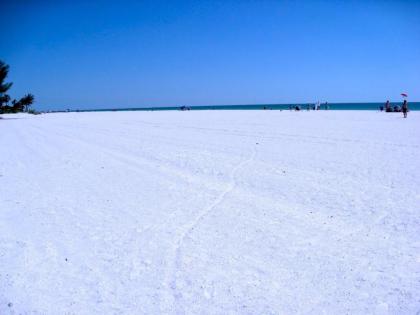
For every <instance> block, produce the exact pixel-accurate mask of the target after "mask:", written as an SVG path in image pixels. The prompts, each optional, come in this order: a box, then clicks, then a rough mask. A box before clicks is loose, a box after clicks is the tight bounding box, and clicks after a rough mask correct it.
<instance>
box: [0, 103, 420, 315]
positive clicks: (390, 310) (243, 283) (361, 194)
mask: <svg viewBox="0 0 420 315" xmlns="http://www.w3.org/2000/svg"><path fill="white" fill-rule="evenodd" d="M401 116H402V115H400V114H386V113H379V112H369V111H366V112H361V111H360V112H358V111H348V112H346V111H322V112H312V111H311V112H289V111H282V112H280V111H191V112H175V111H172V112H169V111H168V112H102V113H99V112H97V113H65V114H64V113H62V114H58V113H57V114H45V115H39V116H31V115H4V116H3V117H4V119H1V120H0V314H184V313H185V314H415V313H416V312H417V311H419V310H420V301H419V297H420V236H419V235H420V225H419V221H420V216H419V215H420V171H419V167H420V112H412V113H410V114H409V117H408V119H403V118H401Z"/></svg>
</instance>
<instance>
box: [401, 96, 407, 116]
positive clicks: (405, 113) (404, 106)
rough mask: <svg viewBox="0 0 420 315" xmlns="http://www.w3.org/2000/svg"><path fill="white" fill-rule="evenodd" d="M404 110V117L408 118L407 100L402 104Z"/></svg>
mask: <svg viewBox="0 0 420 315" xmlns="http://www.w3.org/2000/svg"><path fill="white" fill-rule="evenodd" d="M402 112H403V115H404V118H407V112H408V103H407V100H404V102H403V104H402Z"/></svg>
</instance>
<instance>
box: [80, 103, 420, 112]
mask: <svg viewBox="0 0 420 315" xmlns="http://www.w3.org/2000/svg"><path fill="white" fill-rule="evenodd" d="M384 104H385V103H328V109H329V110H379V106H381V105H382V106H383V105H384ZM408 104H409V109H410V110H420V102H410V103H408ZM297 105H299V106H300V108H301V109H302V110H306V109H307V106H308V105H309V107H310V108H311V109H312V106H313V103H311V104H255V105H204V106H188V105H185V106H187V107H189V108H190V109H191V110H264V109H266V110H288V109H289V108H290V106H291V107H292V108H293V109H294V108H295V106H297ZM391 105H392V106H394V105H399V106H401V102H399V103H391ZM181 106H182V105H180V106H167V107H141V108H115V109H112V108H111V109H91V110H86V109H84V110H75V111H83V112H86V111H88V112H90V111H94V112H102V111H161V110H179V109H180V107H181ZM321 110H325V105H324V104H321Z"/></svg>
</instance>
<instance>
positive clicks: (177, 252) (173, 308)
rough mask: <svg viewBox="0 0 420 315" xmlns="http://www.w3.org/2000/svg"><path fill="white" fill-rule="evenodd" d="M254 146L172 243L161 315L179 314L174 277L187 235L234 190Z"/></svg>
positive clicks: (254, 150)
mask: <svg viewBox="0 0 420 315" xmlns="http://www.w3.org/2000/svg"><path fill="white" fill-rule="evenodd" d="M256 145H258V143H256V144H255V146H254V149H253V152H252V154H251V156H250V157H249V158H247V159H245V160H243V161H242V162H240V163H239V164H238V165H236V166H235V167H234V168H233V169H232V171H231V172H230V174H229V179H230V183H229V186H228V187H227V188H226V189H225V190H223V191H222V192H221V193H220V194H219V196H218V197H217V198H216V199H215V200H214V201H213V202H212V203H211V204H210V205H209V206H207V207H206V208H205V209H204V210H203V211H202V212H201V213H200V214H199V215H198V216H197V217H196V218H195V219H194V220H193V221H192V222H191V223H190V224H188V225H187V226H186V227H185V228H184V229H183V231H182V232H181V233H180V235H179V236H178V237H177V239H176V240H175V242H174V243H173V244H174V246H173V250H172V254H171V257H170V259H169V261H170V263H169V264H168V265H169V266H168V267H167V268H166V272H165V277H164V279H165V282H164V294H163V295H164V296H163V297H162V299H161V300H163V302H164V303H163V305H161V307H162V314H171V313H176V314H177V313H179V299H180V297H181V295H180V293H179V292H178V291H177V285H176V280H177V279H176V278H177V277H176V275H177V272H178V270H179V269H180V265H181V248H182V246H183V243H184V240H185V239H186V238H187V237H188V235H190V234H191V233H192V232H193V231H194V229H195V228H196V227H197V226H198V225H199V224H200V222H201V221H203V220H204V219H205V217H207V216H208V215H209V214H210V213H211V212H212V211H213V210H214V209H215V208H216V207H217V206H218V205H220V204H221V203H222V202H223V201H224V199H225V198H226V196H227V195H228V194H229V193H230V192H232V191H233V190H234V189H235V187H236V185H237V180H236V174H237V173H238V171H239V170H240V169H241V168H243V167H244V166H245V165H247V164H249V163H251V162H252V161H254V159H255V156H256V154H257V149H256ZM161 304H162V301H161Z"/></svg>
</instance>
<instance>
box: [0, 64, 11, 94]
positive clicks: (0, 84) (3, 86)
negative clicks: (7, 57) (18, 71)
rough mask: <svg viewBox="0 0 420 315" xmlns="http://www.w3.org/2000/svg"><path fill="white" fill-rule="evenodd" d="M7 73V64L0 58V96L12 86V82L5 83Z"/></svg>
mask: <svg viewBox="0 0 420 315" xmlns="http://www.w3.org/2000/svg"><path fill="white" fill-rule="evenodd" d="M8 73H9V66H8V65H6V64H5V63H4V62H3V61H1V60H0V96H3V94H4V93H6V92H7V90H8V89H10V87H11V86H12V84H13V83H12V82H9V83H5V82H4V80H5V79H6V77H7V74H8Z"/></svg>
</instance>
